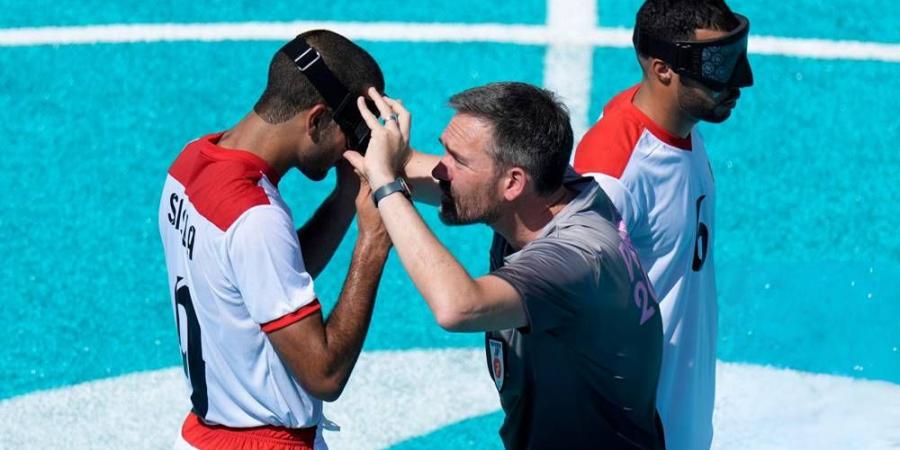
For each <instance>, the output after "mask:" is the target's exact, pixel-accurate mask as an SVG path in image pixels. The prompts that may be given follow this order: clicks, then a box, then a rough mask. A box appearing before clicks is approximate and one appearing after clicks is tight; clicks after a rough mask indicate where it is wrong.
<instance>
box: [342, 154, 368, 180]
mask: <svg viewBox="0 0 900 450" xmlns="http://www.w3.org/2000/svg"><path fill="white" fill-rule="evenodd" d="M344 159H346V160H347V162H349V163H350V165H351V166H353V169H354V170H355V171H356V174H357V175H359V176H361V177H363V178H365V174H366V158H365V157H363V155H360V154H359V152H356V151H354V150H347V151H346V152H344Z"/></svg>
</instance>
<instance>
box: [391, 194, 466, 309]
mask: <svg viewBox="0 0 900 450" xmlns="http://www.w3.org/2000/svg"><path fill="white" fill-rule="evenodd" d="M378 209H379V211H380V212H381V218H382V220H383V221H384V225H385V228H387V230H388V234H390V236H391V240H392V241H393V243H394V248H396V249H397V254H398V255H399V256H400V261H401V262H402V263H403V267H404V268H405V269H406V272H407V273H408V274H409V276H410V278H411V279H412V281H413V283H414V284H415V285H416V288H417V289H418V290H419V293H420V294H422V297H423V298H424V299H425V301H426V303H428V307H429V308H430V309H431V312H432V313H433V314H434V316H435V319H437V321H438V323H440V324H441V325H442V326H443V325H444V324H446V323H451V322H453V321H455V320H456V318H458V317H461V316H468V315H470V314H471V313H472V312H473V311H474V310H475V309H477V308H478V305H479V289H478V286H477V284H476V282H475V280H474V279H472V277H471V276H470V275H469V273H468V272H466V269H465V268H464V267H463V266H462V265H461V264H459V262H458V261H457V260H456V258H454V257H453V255H452V254H451V253H450V252H449V251H448V250H447V248H446V247H444V245H443V244H441V243H440V241H438V240H437V237H435V235H434V233H432V232H431V230H430V229H429V228H428V225H426V224H425V222H424V221H423V220H422V217H421V216H420V215H419V213H418V211H416V209H415V207H414V206H413V205H412V204H411V203H410V202H409V200H407V199H406V198H404V197H403V196H402V195H399V194H394V195H389V196H387V197H385V198H384V199H382V200H381V202H380V203H379V205H378Z"/></svg>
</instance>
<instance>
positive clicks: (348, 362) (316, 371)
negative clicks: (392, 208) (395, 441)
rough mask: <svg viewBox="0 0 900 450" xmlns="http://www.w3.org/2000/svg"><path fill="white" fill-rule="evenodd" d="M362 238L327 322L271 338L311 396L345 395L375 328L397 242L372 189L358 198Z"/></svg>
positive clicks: (302, 324)
mask: <svg viewBox="0 0 900 450" xmlns="http://www.w3.org/2000/svg"><path fill="white" fill-rule="evenodd" d="M356 206H357V208H358V209H359V218H358V222H357V224H358V227H359V234H358V236H357V239H356V245H355V247H354V249H353V257H352V260H351V261H350V269H349V270H348V272H347V277H346V279H345V280H344V286H343V289H342V291H341V295H340V299H339V300H338V302H337V305H336V306H335V307H334V309H333V310H332V312H331V314H330V315H329V316H328V318H327V319H325V320H324V321H323V319H322V315H321V313H315V314H313V315H310V316H309V317H307V318H305V319H302V320H300V321H298V322H296V323H293V324H291V325H289V326H286V327H284V328H281V329H278V330H276V331H273V332H271V333H269V335H268V336H269V339H270V340H271V342H272V345H273V346H274V347H275V349H276V350H277V351H278V353H279V355H281V358H282V360H283V361H285V363H286V364H287V365H288V367H289V368H290V369H291V371H292V372H293V374H294V376H295V377H297V380H298V381H299V382H300V384H301V385H302V386H303V387H304V389H306V390H308V391H309V392H310V393H312V394H313V395H315V396H316V397H318V398H320V399H322V400H325V401H334V400H335V399H337V398H338V396H340V394H341V392H342V391H343V389H344V386H345V385H346V384H347V380H348V379H349V377H350V372H351V371H352V370H353V366H354V365H355V364H356V360H357V358H358V357H359V353H360V350H361V349H362V345H363V341H364V340H365V337H366V333H367V332H368V329H369V322H370V321H371V318H372V309H373V306H374V303H375V294H376V291H377V290H378V283H379V281H380V279H381V274H382V271H383V270H384V264H385V260H386V259H387V255H388V252H389V251H390V247H391V242H390V238H389V237H388V234H387V232H386V231H385V229H384V227H383V225H382V224H381V220H380V218H379V217H378V212H377V211H376V210H375V208H374V205H372V201H371V191H370V190H369V189H368V187H367V186H364V187H363V188H362V189H360V192H359V195H358V196H357V199H356Z"/></svg>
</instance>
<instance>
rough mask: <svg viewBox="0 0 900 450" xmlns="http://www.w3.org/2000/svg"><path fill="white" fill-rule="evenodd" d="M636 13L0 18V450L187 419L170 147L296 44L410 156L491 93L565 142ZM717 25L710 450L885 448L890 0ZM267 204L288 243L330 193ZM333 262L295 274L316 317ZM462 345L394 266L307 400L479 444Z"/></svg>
mask: <svg viewBox="0 0 900 450" xmlns="http://www.w3.org/2000/svg"><path fill="white" fill-rule="evenodd" d="M639 4H640V1H638V0H599V1H597V2H593V1H582V0H547V1H534V0H527V1H511V0H503V1H494V2H480V1H476V0H453V1H449V0H437V1H430V2H393V3H385V2H363V1H351V0H338V1H324V0H313V1H306V2H302V3H296V2H281V3H276V4H271V5H266V4H263V3H258V2H246V1H243V2H218V1H214V2H196V3H190V4H188V3H187V2H177V1H162V2H152V3H151V2H138V1H133V0H119V1H115V2H100V1H85V2H71V3H70V4H65V3H62V4H61V3H59V2H49V1H46V0H37V1H33V2H28V3H25V2H14V1H8V0H0V5H2V6H0V63H2V67H3V71H2V73H0V137H2V142H3V143H4V146H5V151H4V154H3V158H0V169H2V175H3V176H2V177H0V196H2V197H0V198H2V201H3V205H4V206H5V207H4V209H3V211H2V212H0V233H2V235H0V254H2V255H3V257H4V263H3V264H2V269H0V286H2V292H3V307H2V308H0V321H2V322H3V323H4V324H5V326H4V327H3V328H2V331H0V348H2V353H0V448H23V447H24V448H49V447H56V448H66V447H68V448H167V447H168V446H169V445H170V444H171V442H172V438H173V437H174V436H175V433H176V432H177V429H176V428H177V426H178V424H179V423H180V419H181V418H182V415H183V413H185V412H186V411H187V406H186V403H185V402H186V398H183V397H184V395H183V391H181V390H182V389H184V387H183V383H182V382H181V380H180V378H178V377H179V373H180V369H177V368H176V366H178V365H179V364H180V357H179V353H178V348H177V337H176V334H175V328H174V324H173V319H172V315H171V314H172V313H171V305H169V297H168V288H167V285H166V275H165V265H164V263H163V259H162V250H161V246H160V244H159V236H158V231H157V225H156V208H157V204H158V201H159V198H158V196H159V192H160V189H161V186H162V182H163V179H164V176H165V172H166V169H167V167H168V165H169V164H170V162H171V160H172V159H173V157H174V156H175V155H176V154H177V152H178V151H179V150H180V149H181V147H182V146H183V145H184V144H185V143H186V142H187V141H189V140H191V139H193V138H195V137H198V136H200V135H203V134H206V133H209V132H212V131H216V130H221V129H225V128H227V127H229V126H231V125H232V124H233V123H234V122H236V121H237V120H238V119H240V117H241V116H242V115H243V114H244V113H246V112H247V111H248V110H249V108H250V106H251V105H252V104H253V102H254V101H255V100H256V98H257V96H258V95H259V93H260V92H261V91H262V88H263V86H264V83H265V73H266V68H267V64H268V60H269V58H270V57H271V54H272V53H273V52H274V51H275V50H277V48H278V47H279V46H280V44H281V42H283V41H285V40H287V39H289V38H290V37H291V36H292V35H293V34H296V33H298V32H300V31H302V30H303V29H305V28H309V27H313V26H315V27H330V28H334V29H336V30H337V31H340V32H343V33H344V34H346V35H348V36H350V37H353V38H355V39H356V40H358V41H359V42H360V43H361V44H362V45H363V46H364V47H365V48H367V49H368V50H369V51H370V52H371V53H372V54H373V55H374V56H375V57H376V59H378V61H379V62H380V63H381V65H382V68H383V70H384V72H385V76H386V79H387V90H388V92H389V93H390V94H391V95H392V96H394V97H397V98H401V99H403V100H404V102H405V104H406V105H407V106H408V107H409V109H410V110H411V111H412V113H413V124H414V125H413V144H414V146H416V147H417V148H419V149H422V150H429V151H433V152H437V151H439V148H440V147H439V146H438V145H437V141H436V139H437V136H438V135H439V133H440V131H441V129H442V127H443V125H444V124H445V123H446V121H447V120H448V119H449V117H450V115H451V113H450V110H449V108H447V107H446V99H447V98H448V97H449V96H450V95H451V94H453V93H455V92H458V91H460V90H462V89H465V88H468V87H471V86H474V85H479V84H484V83H487V82H490V81H500V80H519V81H526V82H530V83H534V84H539V85H544V86H547V87H549V88H551V89H554V90H556V91H558V92H559V93H560V94H561V95H562V96H563V97H564V98H565V100H566V101H567V103H568V104H569V105H570V109H571V111H572V115H573V121H574V125H575V127H576V129H578V130H581V131H583V130H585V129H586V127H587V126H588V125H589V124H590V123H591V122H593V120H594V119H595V118H596V117H597V116H598V115H599V113H600V110H601V108H602V106H603V104H604V103H605V101H606V100H607V99H608V98H610V97H611V96H612V95H614V94H615V93H616V92H618V91H620V90H622V89H624V88H626V87H628V86H630V85H632V84H633V83H635V82H636V81H637V80H638V79H639V73H638V67H637V64H636V62H635V58H634V55H633V50H632V49H631V48H630V42H629V38H630V27H631V25H632V24H633V20H634V19H633V18H634V13H635V11H636V10H637V8H638V6H639ZM729 4H730V5H731V6H732V8H733V9H735V10H736V11H738V12H741V13H742V14H745V15H746V16H748V17H749V18H750V19H751V21H752V27H751V34H752V36H751V42H750V47H751V52H752V54H751V56H750V59H751V63H752V64H753V69H754V75H755V78H756V84H755V86H754V87H752V88H750V89H747V90H745V91H744V92H743V95H742V97H741V99H740V101H739V105H738V107H737V108H736V110H735V112H734V114H733V116H732V118H731V119H729V120H728V121H727V122H725V123H724V124H721V125H716V126H711V125H708V124H706V125H701V128H700V130H701V132H702V133H703V134H704V136H705V138H706V141H707V146H708V148H709V154H710V158H711V160H712V165H713V169H714V172H715V176H716V182H717V187H718V195H719V198H718V206H717V208H718V224H717V236H716V238H715V239H716V245H717V248H716V251H717V256H716V260H717V269H718V271H717V274H718V275H717V279H718V285H719V339H720V340H719V358H720V360H721V361H722V362H723V363H722V365H721V366H722V368H721V372H720V377H719V391H720V392H719V394H720V399H719V401H718V403H717V408H718V409H717V416H716V424H717V436H716V440H715V447H716V448H721V449H737V448H740V449H743V448H747V449H750V448H753V449H764V448H772V449H775V448H797V447H796V446H795V445H792V444H790V442H803V443H805V444H808V446H809V447H808V448H845V447H847V446H849V445H853V446H854V447H855V448H873V449H880V448H896V447H897V446H900V425H898V424H900V406H898V405H900V386H898V385H900V327H898V326H897V325H896V318H897V317H898V316H900V288H898V281H897V280H900V233H898V232H897V230H896V228H897V226H898V224H900V222H898V219H897V217H898V214H900V206H898V204H900V203H898V202H900V177H898V175H897V173H898V171H900V152H898V144H897V143H898V142H900V118H898V117H900V116H898V115H897V113H896V107H897V105H900V77H897V75H896V72H897V70H898V68H900V65H898V64H900V13H898V12H897V10H896V4H895V2H894V1H890V0H864V1H861V2H857V1H850V0H834V1H830V2H817V1H812V0H797V1H794V2H777V1H773V0H763V1H750V0H731V1H729ZM280 186H281V189H282V191H283V193H284V197H285V198H286V199H287V201H288V202H289V204H290V205H291V207H292V209H293V211H294V214H295V217H294V219H295V221H296V222H298V223H301V222H303V221H304V220H305V219H306V218H307V217H308V216H309V215H310V214H311V212H312V211H313V209H314V208H315V206H317V205H318V203H319V202H320V201H321V200H322V199H323V198H324V197H325V196H326V195H327V194H328V192H330V190H331V187H332V181H331V180H328V181H326V182H324V183H318V184H315V183H312V182H309V181H308V180H306V179H304V178H303V177H302V176H301V175H300V174H299V173H293V174H291V175H289V176H287V177H286V178H285V179H284V181H282V182H281V184H280ZM420 210H421V211H422V213H423V215H424V216H425V218H426V219H427V220H428V222H429V223H430V224H431V225H432V226H433V228H434V229H435V231H436V232H437V233H438V235H439V237H440V238H441V239H442V240H443V241H444V242H446V243H447V244H448V246H449V247H450V248H451V251H453V253H454V254H456V255H457V256H458V257H459V258H460V259H461V260H462V261H463V263H464V264H465V265H466V266H467V268H468V269H469V271H470V272H472V273H474V274H481V273H484V272H485V271H486V270H487V247H488V244H489V238H490V235H489V233H488V231H487V228H486V227H483V226H473V227H463V228H446V227H444V226H443V225H441V224H440V223H439V221H438V220H437V216H436V213H435V211H434V210H433V209H431V208H428V207H420ZM353 232H354V231H353V229H352V228H351V235H350V236H348V242H352V239H350V238H352V234H353ZM350 250H351V246H350V245H345V246H342V247H341V249H340V250H339V253H338V255H337V256H336V257H335V259H334V260H333V261H332V263H331V265H330V266H329V268H328V270H327V271H326V272H325V273H324V274H323V275H321V276H320V278H319V279H317V280H316V283H317V291H318V293H319V295H320V297H321V299H322V300H323V304H324V305H326V306H327V305H331V304H333V301H334V300H335V299H336V297H337V295H338V291H339V289H340V285H341V282H342V280H343V276H344V273H345V267H346V264H347V262H348V261H349V257H350ZM481 345H482V336H481V335H476V334H473V335H462V334H460V335H456V334H450V333H446V332H444V331H442V330H441V329H440V328H439V327H438V326H437V325H436V323H435V322H434V320H433V319H432V318H431V316H430V313H429V312H428V310H427V309H426V307H425V305H424V302H423V301H422V299H421V298H420V297H419V295H418V294H417V292H416V291H415V289H414V288H413V287H412V285H411V283H410V282H409V281H408V279H407V277H406V275H405V274H404V272H403V270H402V268H401V266H400V265H399V261H397V259H396V258H395V257H391V260H390V261H389V266H388V268H387V270H386V271H385V275H384V280H383V282H382V285H381V290H380V294H379V300H378V305H377V306H376V311H375V317H374V319H373V322H372V328H371V330H370V334H369V337H368V340H367V343H366V346H365V354H364V356H363V359H362V362H361V363H360V364H361V365H360V366H359V368H358V370H357V372H355V373H354V375H353V377H351V382H350V386H349V387H348V391H347V395H346V396H345V397H344V398H342V399H341V400H339V401H338V402H336V403H335V404H333V405H330V407H331V409H329V407H328V406H326V414H327V415H328V416H329V417H330V418H331V419H332V420H334V421H335V422H337V423H338V424H340V426H341V428H342V431H341V432H340V433H326V439H328V440H329V441H330V442H331V443H332V447H333V448H337V449H340V448H385V447H392V446H393V448H401V449H431V448H499V447H500V442H499V439H498V438H497V435H496V429H497V427H498V426H499V423H500V420H501V415H500V413H498V412H497V408H498V407H499V404H498V403H497V401H496V393H495V392H492V391H491V389H492V382H491V380H490V378H489V377H488V375H487V373H486V371H485V370H484V367H482V366H483V357H482V356H480V354H479V351H480V348H481ZM179 402H181V403H179ZM329 411H333V412H329ZM51 425H53V426H55V427H59V428H48V427H50V426H51ZM63 429H65V430H68V432H67V433H60V431H61V430H63ZM773 430H774V431H773ZM772 434H775V435H777V436H772ZM785 434H793V435H795V438H796V439H805V440H798V441H788V442H789V444H785V443H784V441H783V439H780V440H779V439H776V437H780V438H784V436H785ZM332 436H333V437H332ZM817 439H818V440H817Z"/></svg>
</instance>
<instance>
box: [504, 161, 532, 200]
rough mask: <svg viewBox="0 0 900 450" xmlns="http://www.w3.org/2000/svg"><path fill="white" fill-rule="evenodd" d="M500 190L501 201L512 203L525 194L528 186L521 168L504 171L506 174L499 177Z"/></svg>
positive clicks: (526, 175)
mask: <svg viewBox="0 0 900 450" xmlns="http://www.w3.org/2000/svg"><path fill="white" fill-rule="evenodd" d="M500 183H501V185H500V190H501V192H502V194H503V199H504V200H507V201H513V200H515V199H517V198H519V196H520V195H522V192H525V187H526V185H527V184H528V174H527V173H525V170H524V169H522V168H521V167H517V166H513V167H510V168H509V169H507V170H506V173H505V174H504V175H503V176H502V177H500Z"/></svg>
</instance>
